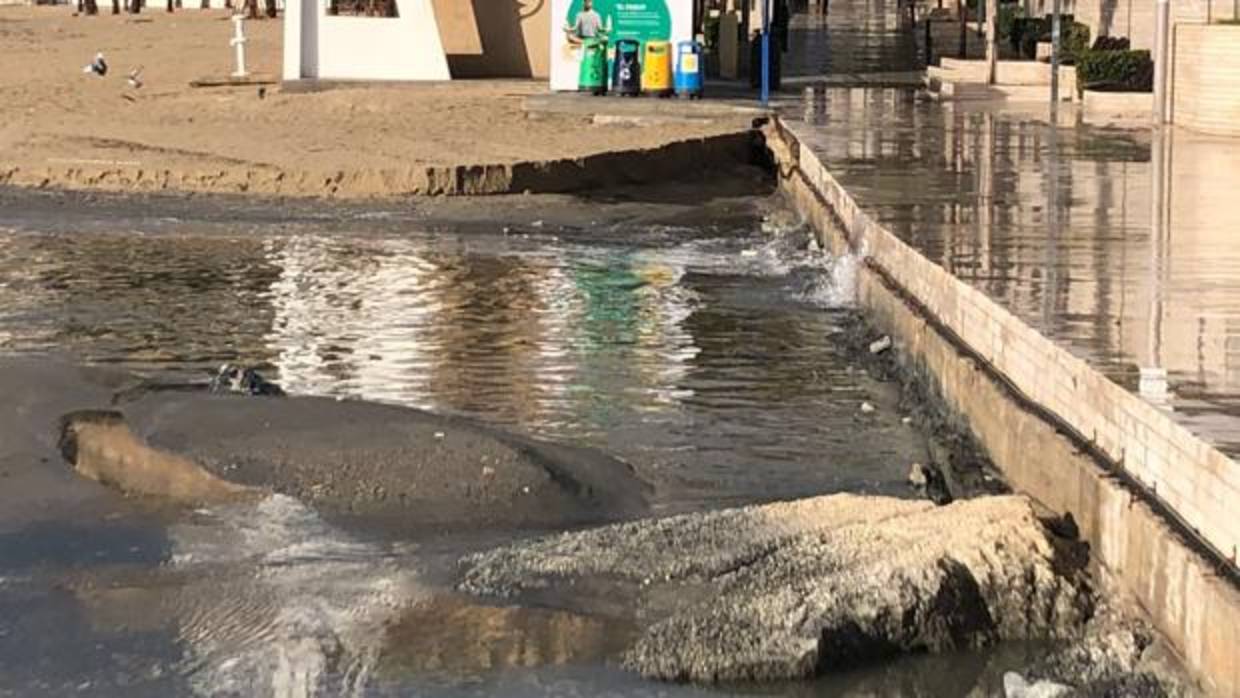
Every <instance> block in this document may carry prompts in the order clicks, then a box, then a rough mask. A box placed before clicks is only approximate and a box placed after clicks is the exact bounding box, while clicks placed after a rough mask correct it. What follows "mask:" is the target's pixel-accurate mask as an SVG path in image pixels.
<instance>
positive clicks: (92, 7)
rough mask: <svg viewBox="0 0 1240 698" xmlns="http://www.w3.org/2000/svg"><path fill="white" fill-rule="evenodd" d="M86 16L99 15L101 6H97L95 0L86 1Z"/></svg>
mask: <svg viewBox="0 0 1240 698" xmlns="http://www.w3.org/2000/svg"><path fill="white" fill-rule="evenodd" d="M86 14H88V15H97V14H99V5H97V4H95V0H86Z"/></svg>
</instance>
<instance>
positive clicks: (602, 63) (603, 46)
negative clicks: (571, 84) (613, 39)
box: [577, 39, 607, 95]
mask: <svg viewBox="0 0 1240 698" xmlns="http://www.w3.org/2000/svg"><path fill="white" fill-rule="evenodd" d="M577 90H578V91H580V92H589V93H591V94H595V95H602V94H607V40H606V39H586V40H585V41H584V42H583V43H582V44H581V72H579V73H578V74H577Z"/></svg>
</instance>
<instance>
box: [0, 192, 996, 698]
mask: <svg viewBox="0 0 1240 698" xmlns="http://www.w3.org/2000/svg"><path fill="white" fill-rule="evenodd" d="M22 196H30V197H31V198H29V199H28V200H26V202H25V205H15V204H17V203H20V202H22ZM280 206H282V205H281V204H272V205H271V208H264V207H260V206H246V205H239V206H234V205H230V204H229V203H228V202H225V203H222V204H221V203H217V202H211V201H209V200H208V201H197V202H189V201H187V200H179V199H172V200H159V199H155V200H150V201H143V202H141V205H140V206H135V204H134V203H133V202H129V201H126V200H110V199H104V200H94V201H89V202H86V201H84V200H81V199H76V198H74V197H69V198H67V199H62V198H59V197H48V196H46V195H15V194H11V193H10V194H9V195H8V198H7V199H6V206H5V208H4V214H3V215H4V219H3V220H0V226H3V233H2V234H0V296H2V297H3V304H2V307H3V309H4V310H3V313H2V315H0V338H2V339H0V351H3V353H4V354H5V355H6V356H7V357H10V358H11V359H13V360H31V357H40V356H45V355H48V354H51V355H54V356H55V357H56V360H57V361H63V362H69V363H74V364H93V365H96V366H99V367H101V369H102V370H108V371H122V372H124V373H125V374H128V375H133V376H137V377H139V378H140V379H141V380H144V381H149V382H155V383H164V384H184V383H193V382H198V383H201V382H203V381H205V380H206V379H207V378H209V377H210V376H211V374H212V373H213V371H214V370H215V369H216V368H218V366H219V365H220V364H222V363H225V362H237V363H242V364H246V365H253V366H255V367H257V368H259V369H260V370H261V371H262V372H263V373H264V375H265V376H266V377H268V378H269V379H270V380H273V381H276V382H278V383H279V384H281V385H282V386H283V387H284V388H285V389H286V390H287V391H288V392H289V393H290V394H293V395H321V396H328V397H334V398H341V399H365V400H370V401H379V402H385V403H390V404H395V405H404V406H408V407H415V408H420V409H424V410H431V411H433V412H436V413H440V414H444V415H448V416H451V417H453V418H461V419H469V420H476V421H478V422H479V423H482V424H487V425H493V426H495V427H500V428H503V429H506V430H510V431H513V432H515V433H520V434H529V435H531V436H532V437H537V438H540V439H545V440H550V441H555V442H557V443H563V444H567V445H571V446H574V447H581V448H586V449H593V450H597V451H599V452H600V453H608V454H611V455H614V456H616V457H619V458H621V459H623V460H624V461H626V462H627V463H629V464H630V465H631V466H632V467H633V469H634V470H635V472H636V473H637V474H639V475H640V476H641V477H642V478H643V479H644V480H645V481H647V482H649V483H651V485H652V494H651V496H650V499H651V503H652V506H653V507H654V509H655V511H658V512H663V513H675V512H686V511H700V510H703V509H713V508H718V507H720V506H728V505H734V504H742V503H750V502H764V501H772V500H781V499H789V498H794V497H801V496H807V495H814V494H824V493H831V492H855V493H868V494H887V495H894V496H898V497H913V496H916V493H915V492H913V490H912V489H911V488H910V487H909V486H908V484H907V482H906V476H907V473H908V470H909V466H910V464H911V463H914V462H918V461H925V460H927V458H928V453H927V448H928V446H927V443H928V442H927V437H926V435H925V434H923V433H921V432H920V431H919V430H918V429H917V427H916V426H914V425H911V424H909V423H908V420H905V419H903V417H904V416H905V414H906V413H907V410H906V409H905V408H904V407H903V406H902V404H901V399H902V398H901V393H900V388H899V386H898V385H897V384H896V383H893V382H891V381H889V380H885V379H883V378H881V377H879V376H877V375H870V373H868V372H867V370H866V367H865V365H864V362H863V361H862V360H860V357H859V356H858V355H857V354H856V349H855V348H853V347H855V342H854V343H850V342H848V341H845V340H846V338H847V337H846V333H849V332H856V331H858V328H859V327H860V325H859V324H858V319H857V317H856V313H855V311H854V310H852V309H851V307H850V304H851V299H850V297H849V291H848V288H849V286H848V278H847V275H848V274H850V273H851V270H850V263H849V262H848V261H847V260H833V259H830V258H829V257H826V256H823V255H822V254H821V253H820V252H818V251H817V250H814V249H811V244H810V236H809V234H808V232H807V231H805V230H804V229H803V228H802V227H801V226H800V224H799V223H798V222H797V221H796V220H795V218H794V217H792V216H791V215H790V214H789V213H788V211H787V210H786V209H784V208H783V207H782V205H781V204H780V202H779V201H778V199H772V198H767V197H765V196H757V197H755V196H752V195H750V196H736V197H720V198H717V199H714V200H711V201H709V202H707V203H705V204H697V203H694V204H692V205H690V204H686V203H677V202H675V201H674V200H667V201H662V202H659V201H655V202H643V203H641V204H640V205H638V204H634V203H633V202H629V201H625V200H624V199H623V198H617V199H613V200H611V201H594V202H586V203H582V202H580V201H574V200H568V199H564V200H555V199H552V200H534V201H531V200H529V198H528V197H527V198H525V201H522V200H520V199H518V200H515V201H512V202H508V203H506V204H505V205H504V206H505V209H506V213H505V214H495V213H494V212H492V213H491V215H490V216H488V217H487V219H485V220H484V219H483V217H481V216H479V215H478V214H477V213H474V214H468V213H461V212H459V211H454V210H447V211H446V212H445V211H444V210H439V211H437V212H431V213H428V212H427V211H424V210H414V209H410V208H399V207H389V208H382V207H374V208H369V209H363V208H345V209H343V210H339V211H335V212H332V211H329V210H327V209H315V208H313V207H310V206H305V205H300V206H298V207H297V208H296V209H281V208H280ZM161 207H162V208H161ZM639 209H640V211H641V213H640V215H637V214H636V211H638V210H639ZM583 211H588V212H589V213H588V215H583V213H582V212H583ZM44 384H45V385H46V387H47V389H48V390H49V391H55V390H56V386H55V385H54V384H53V383H52V382H46V383H44ZM36 385H38V383H37V382H36ZM4 470H5V473H4V478H5V479H6V480H8V482H9V483H10V484H11V485H12V486H13V487H19V486H21V485H25V484H29V483H35V484H37V485H39V486H41V487H42V488H44V489H46V490H55V491H56V492H57V494H55V495H54V496H48V497H46V498H45V499H46V500H47V501H41V500H40V498H41V496H42V495H40V494H39V493H38V492H32V493H30V494H28V495H27V496H25V497H23V498H24V499H28V500H30V501H32V502H36V503H37V504H38V505H37V506H35V505H33V504H32V505H30V506H27V507H25V508H23V506H22V504H21V503H20V502H18V503H15V504H14V505H13V506H11V507H7V508H8V513H7V514H6V515H5V516H4V517H3V519H2V520H0V524H2V525H3V530H2V533H0V535H3V538H4V540H3V541H2V542H0V599H3V601H0V603H3V604H4V605H5V606H7V607H8V608H10V609H18V608H20V609H22V611H21V612H20V613H14V614H7V613H6V614H4V615H3V617H4V618H5V619H6V620H5V621H3V624H2V625H0V668H2V670H0V676H3V677H4V678H3V685H0V693H2V694H5V695H22V696H29V695H63V694H65V693H67V692H68V693H72V692H78V693H81V694H84V695H98V694H114V693H119V692H123V693H124V694H125V695H171V694H186V693H192V694H201V695H244V694H247V693H248V692H249V691H250V690H252V687H254V686H266V687H270V689H271V692H272V694H273V695H341V694H351V695H407V694H409V692H411V691H412V692H415V693H419V694H421V693H430V694H434V695H473V694H479V693H487V692H489V691H494V690H499V689H498V688H497V687H499V686H503V687H504V691H505V692H506V693H509V694H512V695H518V694H522V695H524V694H529V695H535V694H546V693H554V694H573V693H576V694H580V695H597V694H598V693H599V692H600V691H604V692H616V693H623V694H632V695H665V694H666V695H681V694H683V695H694V694H697V693H700V692H701V691H700V689H691V688H688V687H684V688H675V687H670V686H660V685H657V684H648V683H645V682H642V681H636V680H634V679H632V678H629V677H625V676H624V675H623V674H622V673H621V672H620V671H619V669H603V668H602V667H604V666H608V665H609V662H610V661H611V660H614V657H615V651H616V648H617V647H618V646H619V645H621V644H623V641H624V638H626V637H629V636H630V635H631V632H632V631H631V629H626V628H630V627H631V622H632V621H631V620H626V614H627V612H626V611H624V610H623V609H622V608H621V609H616V608H601V609H589V611H590V612H584V611H583V612H582V613H574V612H571V611H550V610H548V611H541V612H540V611H537V610H533V609H523V608H520V607H505V606H502V605H501V606H491V605H487V604H480V603H479V602H478V601H476V600H475V601H471V600H468V599H460V598H458V597H457V595H456V593H455V592H453V591H452V590H451V580H452V579H453V577H454V575H455V574H456V572H455V560H456V558H457V557H458V556H459V555H460V554H462V553H464V552H468V551H470V550H476V549H480V548H482V547H485V546H488V545H491V544H494V543H496V542H503V541H506V540H511V539H512V538H514V537H522V536H525V535H529V534H530V532H524V531H521V530H516V529H511V530H498V531H497V530H489V531H479V532H474V533H460V534H453V533H452V532H451V531H447V530H444V531H441V532H439V533H425V532H423V533H408V532H402V530H401V529H399V528H393V527H390V526H389V527H383V528H382V529H381V530H375V529H373V528H371V529H368V528H366V527H364V526H361V527H359V526H357V525H355V523H353V522H351V521H349V520H348V517H345V518H343V519H340V518H339V517H335V518H333V517H332V516H330V515H326V514H323V513H321V512H319V511H316V510H315V509H314V508H312V507H309V506H307V505H306V504H305V503H303V502H301V501H298V500H297V499H295V498H293V497H289V496H285V495H279V494H277V495H273V496H271V497H268V498H265V499H263V500H261V501H260V502H258V503H257V504H249V503H242V504H219V505H209V506H203V507H199V508H196V509H195V510H194V511H193V512H192V513H191V514H190V515H189V516H188V517H186V516H185V514H184V513H181V512H180V511H178V510H177V509H176V507H170V506H168V505H166V504H164V505H161V504H159V503H158V502H154V501H149V500H144V499H143V498H136V499H135V498H118V497H116V496H115V495H114V494H111V493H109V492H107V491H105V490H102V489H100V488H98V487H94V486H88V485H86V484H83V483H82V482H81V481H77V480H75V478H74V476H73V474H72V471H71V470H69V468H68V466H67V465H65V464H64V463H58V462H54V461H49V462H45V463H42V464H40V465H37V466H35V467H33V468H32V467H30V464H28V463H14V462H12V461H9V462H8V464H7V465H6V466H5V468H4ZM10 491H11V492H12V491H14V490H10ZM49 502H50V503H49ZM621 605H623V604H621ZM402 617H403V618H404V619H405V620H403V621H402V620H401V618H402ZM30 637H38V638H39V640H38V641H37V642H34V643H32V642H29V641H28V639H27V638H30ZM392 638H399V642H397V641H396V640H393V639H392ZM591 638H593V639H591ZM471 647H472V648H474V649H468V648H471ZM402 648H403V649H402ZM411 648H418V649H417V650H416V651H414V650H413V649H411ZM479 653H481V654H479ZM436 657H438V659H436ZM916 661H920V660H916ZM957 661H958V662H964V663H965V664H970V663H976V662H978V661H981V660H979V659H977V658H976V657H974V656H973V655H971V654H969V655H967V656H961V657H959V658H958V660H957ZM934 662H935V663H946V664H947V665H952V660H951V659H950V657H948V658H936V659H935V660H934ZM983 663H984V662H983ZM935 665H936V666H937V665H938V664H935ZM888 671H889V670H885V669H884V670H881V671H879V675H881V676H886V675H887V674H886V672H888ZM951 671H955V669H944V672H951ZM899 676H900V674H899V672H897V674H896V678H894V679H891V678H874V677H873V676H871V677H870V678H856V679H853V678H845V679H841V680H843V681H844V682H845V684H847V683H848V682H849V681H859V682H860V683H861V684H865V683H866V682H867V681H871V680H874V681H879V682H880V683H882V682H885V681H888V680H895V681H901V680H904V679H900V678H899ZM996 676H997V675H996ZM992 678H994V677H992ZM974 680H976V677H973V678H971V679H969V680H966V681H962V682H961V685H962V687H963V686H964V684H970V685H971V683H972V682H973V681H974ZM833 681H834V680H833ZM828 685H830V686H835V685H838V684H834V683H829V682H828V683H824V684H823V685H822V686H820V687H818V688H813V687H811V686H800V687H791V688H786V689H779V691H780V692H791V693H793V694H796V695H810V694H815V692H816V691H820V690H821V691H823V692H824V693H823V694H827V693H830V694H833V695H834V694H835V693H834V692H833V691H834V689H829V688H828ZM509 689H511V690H509ZM805 691H810V693H805Z"/></svg>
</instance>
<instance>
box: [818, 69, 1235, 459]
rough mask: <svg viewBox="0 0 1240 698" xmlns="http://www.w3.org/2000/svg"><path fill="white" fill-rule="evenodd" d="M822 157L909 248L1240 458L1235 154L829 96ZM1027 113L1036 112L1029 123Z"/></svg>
mask: <svg viewBox="0 0 1240 698" xmlns="http://www.w3.org/2000/svg"><path fill="white" fill-rule="evenodd" d="M821 106H822V107H823V109H822V110H821V111H820V112H818V113H817V114H816V115H815V114H811V115H810V116H811V117H812V118H816V119H820V120H821V125H822V128H821V129H817V130H815V135H814V138H815V141H814V148H815V151H816V152H818V153H819V154H820V156H821V157H822V158H823V161H824V163H825V164H826V165H827V166H828V167H829V168H830V169H831V171H832V173H833V174H834V175H835V176H836V177H837V178H838V179H839V181H840V182H841V183H842V184H843V185H844V186H845V187H846V188H848V190H849V191H850V192H851V193H852V194H853V195H854V196H855V197H856V199H857V201H858V202H859V203H860V204H861V205H862V206H863V207H864V208H865V209H866V210H868V211H870V212H871V213H872V215H874V216H875V217H876V219H877V220H879V221H880V222H882V223H883V224H884V225H885V226H887V227H888V229H890V230H891V231H892V232H894V233H896V234H897V235H899V236H900V238H901V239H903V240H905V241H906V242H908V243H909V244H910V245H912V246H914V247H915V248H916V249H918V250H919V251H920V252H922V253H923V254H924V255H925V256H926V257H927V258H929V259H931V260H932V261H934V262H936V263H938V264H940V265H941V266H942V267H943V268H945V269H947V270H949V271H951V272H952V273H953V274H955V275H956V276H957V277H958V278H960V279H962V280H964V281H967V282H969V283H971V284H973V285H975V286H977V287H978V288H979V289H981V290H983V291H985V292H986V293H987V294H988V295H989V296H990V297H992V298H994V299H995V300H997V301H999V302H1000V303H1002V304H1003V305H1004V306H1005V307H1007V308H1008V309H1010V310H1011V311H1012V312H1014V313H1016V314H1017V315H1018V316H1020V317H1021V318H1022V319H1024V320H1025V321H1027V322H1028V323H1029V324H1030V325H1031V326H1033V327H1035V328H1036V329H1038V330H1039V331H1041V332H1042V333H1043V334H1045V335H1046V336H1048V337H1051V338H1053V339H1055V340H1057V341H1059V342H1061V343H1062V344H1063V345H1064V346H1065V347H1067V348H1069V349H1070V350H1071V351H1072V352H1073V353H1074V354H1076V355H1078V356H1080V357H1082V358H1085V359H1087V360H1088V361H1089V362H1090V363H1091V364H1093V365H1095V366H1097V367H1098V368H1099V369H1100V370H1102V371H1103V372H1104V373H1105V374H1106V375H1107V376H1108V377H1109V378H1111V379H1112V380H1114V381H1115V382H1117V383H1119V384H1120V385H1122V386H1124V387H1125V388H1128V389H1129V390H1131V391H1133V392H1135V393H1138V394H1140V395H1141V396H1142V397H1144V398H1146V399H1148V400H1149V401H1150V402H1152V403H1154V404H1157V405H1159V406H1160V407H1163V408H1164V409H1167V410H1169V411H1170V412H1171V413H1172V414H1173V415H1174V418H1175V419H1176V420H1178V421H1180V422H1181V423H1183V424H1185V425H1186V426H1188V427H1189V428H1190V429H1191V430H1192V431H1193V432H1194V433H1197V434H1199V435H1201V436H1203V437H1205V438H1206V439H1207V440H1209V441H1210V442H1211V443H1213V444H1215V445H1216V446H1218V447H1219V448H1221V449H1223V450H1224V451H1225V452H1227V453H1229V454H1232V455H1235V454H1236V453H1238V452H1240V431H1237V428H1238V426H1240V422H1238V421H1237V416H1238V414H1237V412H1236V407H1237V399H1236V395H1237V390H1238V389H1240V372H1238V368H1237V367H1238V366H1240V364H1238V362H1240V358H1238V355H1237V353H1236V346H1237V341H1240V340H1238V338H1237V337H1238V335H1237V328H1238V327H1240V301H1238V300H1237V299H1240V275H1238V274H1237V272H1238V271H1240V250H1238V249H1237V248H1236V247H1235V246H1234V245H1232V244H1230V239H1229V235H1230V231H1231V230H1232V229H1234V228H1235V226H1236V225H1237V223H1240V220H1237V215H1236V212H1235V210H1234V207H1233V206H1231V205H1230V197H1231V192H1232V190H1233V189H1234V184H1235V183H1234V182H1233V181H1232V179H1231V170H1232V168H1231V167H1230V165H1229V164H1228V163H1230V162H1232V161H1233V160H1234V159H1235V157H1237V156H1240V144H1237V143H1235V142H1233V141H1228V140H1225V139H1217V138H1210V137H1206V136H1199V135H1196V134H1192V133H1189V132H1184V131H1178V130H1175V131H1168V132H1167V133H1166V134H1161V135H1158V136H1154V135H1151V133H1150V131H1149V130H1148V129H1146V130H1116V129H1103V128H1097V127H1090V126H1086V125H1069V126H1061V127H1059V128H1051V127H1050V126H1049V124H1048V122H1047V121H1046V120H1045V119H1044V118H1039V116H1037V115H1036V111H1035V110H1032V109H1029V110H1022V109H1008V110H1004V109H1002V108H1000V107H996V106H994V105H992V106H991V107H989V108H988V107H986V106H984V105H973V104H968V103H954V104H953V103H943V104H940V103H936V102H929V101H925V100H923V99H921V98H919V96H918V95H917V94H916V93H913V92H907V91H901V90H892V89H887V90H881V89H852V90H831V91H828V92H827V93H826V95H825V101H824V102H823V103H822V105H821ZM1031 111H1032V112H1034V114H1030V112H1031Z"/></svg>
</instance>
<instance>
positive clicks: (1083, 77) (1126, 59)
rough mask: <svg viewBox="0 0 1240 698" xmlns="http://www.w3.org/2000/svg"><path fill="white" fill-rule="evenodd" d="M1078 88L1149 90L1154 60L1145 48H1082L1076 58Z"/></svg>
mask: <svg viewBox="0 0 1240 698" xmlns="http://www.w3.org/2000/svg"><path fill="white" fill-rule="evenodd" d="M1076 84H1077V86H1078V89H1081V90H1101V91H1107V92H1153V91H1154V61H1153V60H1151V59H1150V52H1149V51H1086V52H1085V53H1084V54H1083V55H1081V57H1080V58H1079V59H1078V60H1077V62H1076Z"/></svg>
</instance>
